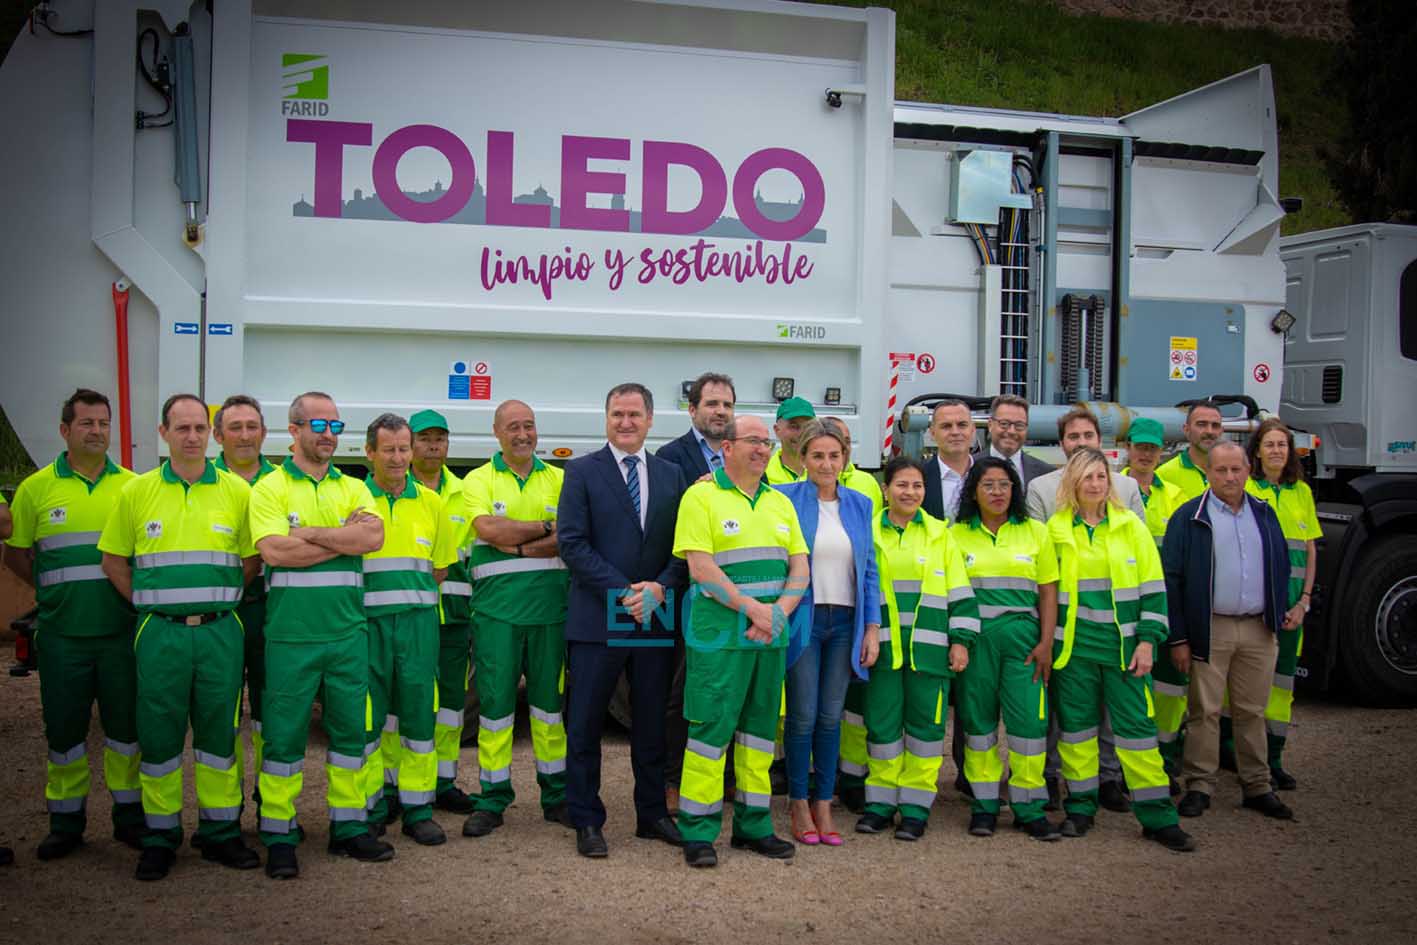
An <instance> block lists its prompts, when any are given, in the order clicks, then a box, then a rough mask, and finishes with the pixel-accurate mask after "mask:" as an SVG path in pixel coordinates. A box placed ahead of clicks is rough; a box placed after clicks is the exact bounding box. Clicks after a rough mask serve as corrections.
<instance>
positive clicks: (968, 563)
mask: <svg viewBox="0 0 1417 945" xmlns="http://www.w3.org/2000/svg"><path fill="white" fill-rule="evenodd" d="M920 560H921V561H922V562H923V561H924V560H925V559H924V558H921V559H920ZM964 566H965V567H966V568H972V567H974V555H972V554H970V555H965V556H964Z"/></svg>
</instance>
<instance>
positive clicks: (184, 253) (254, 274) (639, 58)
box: [0, 0, 1417, 696]
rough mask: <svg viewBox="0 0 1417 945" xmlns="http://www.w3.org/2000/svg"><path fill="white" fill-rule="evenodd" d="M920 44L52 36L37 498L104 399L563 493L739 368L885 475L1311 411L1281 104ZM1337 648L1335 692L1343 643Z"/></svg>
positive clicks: (31, 290)
mask: <svg viewBox="0 0 1417 945" xmlns="http://www.w3.org/2000/svg"><path fill="white" fill-rule="evenodd" d="M894 29H895V23H894V14H893V13H892V12H891V11H889V10H885V9H876V8H867V9H851V8H841V7H833V6H826V5H816V4H804V3H781V2H770V0H732V2H730V0H723V2H717V3H715V2H701V0H655V2H645V0H580V2H573V0H525V2H516V3H512V2H506V3H501V2H494V3H478V4H467V3H456V2H447V0H411V2H408V3H402V4H380V3H371V2H367V0H280V2H275V0H222V2H220V3H216V4H207V3H190V2H187V0H104V2H94V0H55V2H50V3H45V4H41V5H40V6H39V7H38V8H37V9H36V12H35V14H34V16H33V18H32V27H31V29H29V30H27V31H25V32H24V33H22V34H21V35H20V36H19V38H18V39H17V41H16V42H15V43H14V44H13V46H12V47H11V49H10V52H9V54H8V55H7V57H6V59H5V61H4V64H3V66H0V94H3V95H4V97H5V100H6V101H7V102H9V103H11V106H10V116H11V128H12V134H11V138H10V140H9V142H8V143H7V147H6V149H4V151H3V153H0V166H4V167H5V169H6V170H7V171H8V172H9V176H8V179H9V180H11V181H12V182H13V183H12V185H11V186H10V187H9V188H7V189H6V195H5V201H6V205H5V206H6V211H7V212H6V213H5V214H4V217H3V219H4V224H3V225H4V226H5V227H6V228H7V229H8V232H7V234H6V239H5V247H6V252H5V253H4V254H0V271H3V275H4V285H5V288H6V295H7V301H8V304H7V305H6V306H5V315H4V320H5V322H4V326H3V337H4V338H5V345H6V350H7V353H8V355H9V357H8V358H7V368H6V370H5V371H4V372H3V373H0V405H3V407H4V409H5V411H6V414H7V416H8V417H9V418H10V420H11V422H12V423H13V425H14V427H15V429H16V431H17V432H18V434H19V436H20V438H21V440H22V441H23V443H24V445H25V447H26V448H27V450H28V451H29V452H30V454H31V455H32V456H33V457H35V458H37V459H41V461H42V458H44V457H48V456H50V455H53V453H55V452H56V451H57V450H58V449H59V446H60V444H59V441H58V438H57V436H56V430H55V426H56V424H55V416H54V414H55V405H56V404H58V403H59V402H60V401H62V399H63V398H64V397H65V396H66V395H67V394H68V393H69V392H70V391H72V390H73V388H74V387H76V386H86V387H95V388H99V389H102V390H106V391H109V392H111V393H113V394H114V395H115V405H116V407H117V419H118V423H117V424H116V427H117V431H118V432H117V435H116V437H115V451H116V452H117V453H118V454H119V455H120V457H121V458H122V459H123V461H124V462H127V463H130V464H132V465H135V466H137V467H139V468H147V467H150V466H151V465H153V464H154V463H156V462H157V461H158V459H159V458H160V455H161V451H162V444H161V442H160V440H159V439H158V437H157V435H156V430H155V427H156V415H157V409H158V404H160V403H161V401H162V399H163V398H164V397H166V396H167V395H169V394H171V393H174V392H178V391H190V392H194V393H197V394H198V395H200V396H202V397H203V398H204V399H205V400H207V401H208V402H219V401H220V400H221V399H222V398H224V397H226V396H228V395H230V394H233V393H237V392H241V393H247V394H251V395H253V396H255V397H257V398H258V399H259V400H260V401H261V402H262V404H263V405H264V409H265V412H266V415H267V418H268V423H269V426H270V427H271V434H270V437H269V438H268V440H267V450H268V452H270V453H271V454H273V455H280V454H281V453H282V452H283V451H284V450H286V449H287V448H288V445H289V437H288V435H287V434H286V432H285V429H284V423H283V422H282V420H281V418H282V417H283V415H284V412H285V410H286V407H287V405H288V404H289V402H290V400H291V399H292V397H294V396H295V395H296V394H298V393H300V392H302V391H304V390H310V389H317V390H324V391H327V392H329V393H330V394H331V395H333V396H334V397H335V399H336V400H337V401H338V403H339V404H340V407H341V411H342V415H343V417H344V419H345V420H346V421H347V422H348V423H349V424H350V426H351V428H353V429H355V430H358V429H361V428H362V427H363V426H364V425H365V424H367V423H368V422H369V421H370V420H371V419H372V418H373V417H374V416H376V415H377V414H379V413H382V412H384V411H386V410H394V411H398V412H402V413H406V414H407V413H411V412H413V411H415V410H418V409H422V408H424V407H434V408H436V409H438V410H439V411H440V412H441V413H443V414H444V415H445V416H446V417H447V418H448V420H449V422H450V425H451V427H452V429H451V431H450V433H451V450H450V460H451V462H452V463H453V464H454V465H455V466H463V467H465V466H468V465H472V464H475V463H477V462H480V461H482V460H484V459H485V458H487V457H488V456H490V455H491V453H492V452H493V451H495V449H496V441H495V439H494V438H493V436H492V434H491V416H492V411H493V410H494V409H495V407H496V405H497V404H498V403H500V402H501V401H503V400H506V399H509V398H516V399H519V400H523V401H526V402H527V403H528V404H530V405H531V406H532V407H533V409H534V410H535V411H536V415H537V422H538V429H539V432H540V450H541V452H542V454H543V456H544V457H545V458H546V459H548V460H560V459H567V458H571V457H574V456H577V455H581V454H584V453H586V452H588V451H590V450H593V449H596V448H599V446H600V444H601V443H602V442H603V414H602V408H603V397H604V392H605V391H606V390H607V389H608V388H609V387H610V386H612V385H613V384H615V383H617V382H621V381H624V380H630V379H634V380H638V381H640V382H641V383H644V384H646V385H647V386H648V387H649V388H650V389H651V390H652V391H653V392H654V394H655V398H656V408H657V409H656V416H655V420H654V427H653V429H652V431H651V441H650V444H649V445H650V447H651V448H654V447H655V446H657V445H658V444H659V443H663V442H667V441H668V440H669V439H672V438H674V437H676V436H678V435H680V434H682V433H683V432H684V430H685V429H686V428H687V425H688V419H687V415H686V407H687V404H686V391H687V385H688V382H689V381H691V380H692V379H693V378H694V377H696V376H697V375H699V374H700V373H702V372H704V371H708V370H714V371H721V372H725V373H728V374H730V375H732V377H733V378H734V381H735V386H736V391H737V398H738V402H737V409H738V411H739V412H740V413H756V414H760V415H763V416H765V417H769V418H770V417H771V416H772V413H773V411H774V410H775V408H776V404H777V403H778V402H780V401H781V400H783V399H785V398H787V397H789V396H800V397H804V398H806V399H808V400H809V401H811V402H812V403H813V404H814V406H815V409H816V410H817V412H818V413H819V414H831V415H836V416H839V417H841V418H842V419H843V420H844V421H845V422H846V424H847V426H848V428H849V429H850V431H851V434H852V437H853V441H854V444H855V446H854V456H853V458H854V460H855V461H856V462H857V464H858V465H860V466H862V467H865V468H868V469H871V468H877V467H879V465H880V464H881V462H882V460H883V459H884V458H886V457H888V456H890V455H891V454H893V453H894V452H898V451H901V450H908V451H913V450H919V449H920V448H921V447H922V446H923V445H925V444H924V441H923V440H922V438H921V429H922V428H923V423H922V422H921V418H922V415H923V414H924V413H925V412H926V411H927V410H928V405H929V404H930V403H931V401H932V398H933V399H938V397H939V396H941V395H942V394H944V393H955V394H962V395H964V396H966V397H968V398H970V399H971V400H972V401H974V402H976V404H980V405H982V402H983V399H987V398H988V397H989V396H992V395H994V394H997V393H1000V392H1007V393H1017V394H1020V395H1022V396H1025V397H1027V398H1028V399H1029V401H1030V402H1031V403H1032V404H1034V405H1035V406H1034V408H1033V410H1032V411H1031V417H1032V421H1033V425H1032V427H1031V428H1030V438H1031V439H1033V440H1035V441H1036V442H1037V443H1038V444H1040V445H1043V444H1046V443H1047V441H1048V440H1049V439H1050V437H1052V436H1054V435H1055V434H1054V433H1053V432H1052V427H1053V424H1052V418H1053V417H1055V416H1056V415H1057V413H1058V412H1060V411H1062V410H1065V409H1066V408H1067V406H1068V405H1070V404H1072V403H1075V402H1079V401H1083V402H1088V403H1091V404H1093V405H1094V406H1095V409H1096V410H1097V412H1098V414H1099V416H1101V417H1102V420H1103V425H1104V435H1105V436H1106V437H1107V438H1109V439H1115V438H1117V437H1121V436H1125V433H1126V428H1127V425H1128V424H1129V423H1130V421H1131V419H1132V418H1134V417H1136V416H1139V415H1147V416H1155V417H1157V418H1159V419H1162V420H1163V422H1164V423H1165V424H1166V426H1167V429H1168V430H1169V431H1170V433H1171V435H1172V436H1179V425H1180V419H1181V418H1182V417H1183V414H1181V413H1180V412H1179V411H1178V410H1177V409H1176V407H1175V405H1176V404H1177V403H1180V402H1183V401H1186V400H1194V399H1199V398H1203V397H1214V396H1220V397H1224V398H1225V399H1226V401H1227V403H1228V404H1231V405H1232V406H1229V407H1227V417H1226V421H1227V427H1228V428H1229V429H1230V430H1231V431H1232V432H1233V433H1235V435H1243V434H1244V433H1245V432H1246V431H1248V430H1249V429H1251V428H1252V427H1253V426H1254V425H1255V424H1256V423H1257V422H1258V420H1259V418H1260V417H1261V416H1263V415H1264V414H1265V413H1266V412H1278V411H1280V409H1281V396H1280V392H1281V387H1282V386H1283V387H1285V388H1286V389H1287V385H1288V383H1289V382H1288V380H1287V377H1286V373H1285V371H1286V368H1285V357H1286V353H1287V352H1289V351H1290V350H1291V349H1292V346H1291V345H1288V344H1286V338H1288V337H1290V336H1291V335H1292V334H1293V330H1292V329H1286V327H1285V322H1286V319H1285V318H1284V317H1283V313H1292V312H1293V311H1294V307H1295V306H1294V305H1293V304H1292V302H1291V300H1290V299H1289V298H1288V297H1287V295H1286V284H1287V281H1286V274H1285V273H1286V270H1285V263H1284V261H1283V260H1282V258H1281V245H1280V239H1279V227H1280V221H1281V220H1282V218H1283V216H1284V212H1285V210H1284V202H1283V201H1282V200H1281V199H1280V196H1279V189H1278V161H1279V153H1278V146H1277V132H1276V119H1275V108H1274V89H1273V85H1272V78H1271V74H1270V70H1269V69H1268V67H1266V66H1263V65H1260V66H1256V67H1255V68H1253V69H1250V70H1248V71H1246V72H1243V73H1241V74H1239V75H1236V76H1232V77H1230V78H1227V79H1224V80H1221V81H1219V82H1215V83H1213V84H1210V85H1207V86H1205V87H1203V88H1200V89H1196V90H1193V91H1191V92H1187V93H1185V94H1183V95H1180V96H1178V97H1176V98H1173V99H1170V100H1168V101H1165V102H1161V103H1158V104H1156V105H1153V106H1151V107H1148V108H1145V109H1142V110H1140V111H1137V112H1134V113H1132V114H1129V115H1125V116H1121V117H1079V116H1069V115H1054V114H1035V113H1028V112H1018V111H1008V110H1001V109H984V108H973V107H965V106H957V105H948V104H918V103H905V102H897V101H895V99H894V70H895V61H894ZM1286 332H1287V333H1286ZM1298 422H1299V421H1298V420H1297V419H1296V423H1298ZM1300 425H1301V426H1302V425H1303V424H1302V423H1301V424H1300ZM1320 440H1321V441H1322V442H1324V443H1325V444H1326V443H1327V440H1324V439H1323V438H1322V436H1320ZM1306 442H1307V441H1306ZM337 459H338V460H339V461H341V462H350V463H357V462H359V461H361V460H362V444H361V443H360V441H359V438H358V437H350V436H346V437H344V439H343V441H342V443H341V445H340V451H339V454H338V455H337ZM1378 474H1379V475H1385V473H1378ZM1355 535H1356V533H1355ZM1363 541H1364V542H1365V543H1366V541H1367V539H1364V540H1363ZM1326 557H1328V555H1327V553H1326V552H1325V554H1324V555H1323V556H1322V557H1321V560H1323V558H1326ZM1324 590H1325V592H1326V593H1327V594H1328V596H1327V597H1325V596H1323V595H1321V597H1320V599H1321V600H1326V601H1329V602H1330V603H1332V602H1334V601H1336V600H1337V598H1334V597H1333V594H1332V591H1333V590H1334V588H1333V587H1331V586H1329V585H1327V584H1326V585H1325V586H1324ZM1316 611H1317V612H1318V613H1317V614H1316V617H1317V618H1318V619H1322V620H1328V619H1329V618H1328V617H1327V613H1329V612H1332V611H1331V609H1330V610H1328V611H1325V610H1324V607H1323V605H1320V606H1319V607H1316ZM1401 613H1403V614H1405V613H1407V612H1406V611H1405V610H1401ZM1410 619H1411V618H1410V617H1400V618H1398V624H1399V627H1403V626H1405V627H1408V628H1409V630H1410V626H1411V624H1410ZM1403 620H1406V621H1408V622H1407V623H1405V624H1404V623H1403V622H1402V621H1403ZM1314 636H1315V639H1316V640H1319V641H1324V640H1332V641H1333V644H1332V646H1331V647H1330V646H1329V644H1328V643H1326V642H1318V643H1315V644H1314V645H1311V646H1310V649H1309V652H1308V653H1307V654H1306V659H1307V660H1308V661H1309V664H1310V666H1323V667H1325V668H1324V670H1323V672H1322V673H1317V672H1316V673H1314V674H1313V675H1314V677H1315V678H1316V679H1321V680H1323V681H1326V680H1327V675H1328V669H1330V668H1332V666H1333V665H1335V664H1334V662H1333V660H1334V654H1336V653H1338V652H1339V650H1340V649H1341V647H1339V645H1338V637H1339V636H1340V635H1339V634H1330V635H1325V634H1322V633H1318V634H1315V635H1314ZM1360 636H1361V634H1360ZM1396 636H1398V637H1402V633H1397V634H1396ZM1408 636H1409V637H1410V633H1409V634H1408ZM1342 645H1343V647H1347V646H1348V645H1350V644H1349V641H1348V640H1347V638H1345V639H1344V641H1343V644H1342ZM1412 680H1417V677H1412ZM1412 680H1408V679H1406V678H1404V679H1403V680H1401V682H1404V683H1407V684H1408V685H1407V688H1406V689H1403V686H1401V685H1395V686H1394V687H1393V688H1394V691H1395V692H1396V691H1398V690H1401V691H1403V692H1406V693H1407V694H1408V695H1409V696H1410V695H1412V694H1414V692H1417V685H1412V684H1411V682H1412Z"/></svg>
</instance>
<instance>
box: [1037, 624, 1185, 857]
mask: <svg viewBox="0 0 1417 945" xmlns="http://www.w3.org/2000/svg"><path fill="white" fill-rule="evenodd" d="M1050 688H1051V689H1052V693H1053V710H1054V711H1055V712H1057V714H1058V727H1059V729H1060V730H1061V734H1060V736H1059V739H1058V755H1059V758H1060V760H1061V762H1062V773H1063V778H1064V779H1065V780H1066V781H1067V783H1068V799H1067V801H1066V802H1065V803H1064V808H1065V809H1066V810H1067V812H1068V813H1070V814H1086V815H1087V816H1089V817H1092V816H1095V815H1096V814H1097V784H1098V781H1097V778H1098V774H1097V766H1098V747H1097V731H1098V725H1099V724H1100V723H1101V715H1102V710H1101V707H1102V706H1103V705H1104V704H1105V705H1106V706H1107V711H1108V714H1109V715H1110V716H1111V719H1112V732H1113V734H1114V735H1115V736H1116V742H1117V760H1118V761H1119V762H1120V763H1121V766H1122V777H1123V778H1124V779H1125V781H1126V783H1127V789H1128V790H1130V791H1131V793H1132V812H1133V813H1134V814H1136V816H1137V820H1138V821H1140V822H1141V825H1142V826H1143V827H1146V828H1149V829H1152V830H1156V829H1159V828H1161V827H1165V826H1167V825H1168V824H1174V823H1176V822H1177V818H1176V807H1175V805H1174V804H1172V803H1171V789H1170V781H1169V780H1168V779H1167V777H1166V771H1165V770H1164V768H1163V767H1162V763H1161V753H1160V752H1159V751H1158V750H1157V739H1156V725H1155V723H1154V722H1153V721H1152V716H1153V708H1152V700H1151V690H1150V687H1149V686H1148V684H1147V680H1146V678H1145V677H1139V676H1134V675H1132V674H1131V673H1130V672H1128V671H1127V670H1124V669H1122V668H1121V667H1120V666H1118V665H1117V664H1115V663H1111V662H1108V663H1105V664H1104V663H1102V662H1098V661H1096V660H1092V659H1089V658H1088V657H1087V656H1086V655H1084V654H1081V653H1078V652H1076V651H1074V652H1073V654H1072V658H1071V659H1070V660H1069V661H1068V663H1067V665H1066V666H1064V667H1062V668H1061V669H1055V670H1053V676H1052V679H1051V681H1050Z"/></svg>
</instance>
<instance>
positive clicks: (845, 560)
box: [777, 420, 881, 846]
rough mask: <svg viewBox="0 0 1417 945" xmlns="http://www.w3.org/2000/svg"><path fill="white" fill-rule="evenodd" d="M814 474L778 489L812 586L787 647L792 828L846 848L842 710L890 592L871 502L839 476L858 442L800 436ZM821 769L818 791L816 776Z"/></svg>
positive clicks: (866, 662) (823, 434) (806, 432)
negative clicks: (841, 806)
mask: <svg viewBox="0 0 1417 945" xmlns="http://www.w3.org/2000/svg"><path fill="white" fill-rule="evenodd" d="M799 442H801V443H802V456H803V459H804V460H805V461H806V466H807V478H806V479H804V480H802V481H801V482H793V483H788V484H785V485H781V486H778V487H777V488H778V489H779V490H780V491H781V492H782V493H783V494H784V495H786V496H787V498H788V499H790V500H791V502H792V505H793V507H794V508H795V509H796V510H797V519H798V521H799V522H800V523H801V526H802V534H803V536H804V537H805V538H806V540H807V547H808V549H809V552H810V557H809V559H808V560H809V562H810V564H811V568H812V583H811V584H810V585H809V586H808V588H807V592H806V599H805V600H804V601H802V605H801V606H799V607H798V608H797V609H796V610H795V611H794V612H793V614H792V618H791V634H790V636H789V638H788V643H787V667H788V668H787V723H786V727H785V733H784V738H783V743H784V745H785V747H786V750H787V796H788V810H789V812H790V813H791V815H792V834H793V836H794V837H795V838H796V839H797V842H799V843H804V844H807V845H812V844H818V843H825V844H827V845H829V846H840V845H841V834H840V833H839V832H838V831H837V830H836V827H835V825H834V824H833V823H832V815H831V800H832V793H833V792H834V790H835V788H836V767H837V757H838V755H839V753H840V730H841V715H842V709H843V707H844V705H845V703H846V687H847V684H848V683H849V682H850V680H851V674H852V673H853V672H854V673H855V674H856V675H857V676H858V677H859V678H861V679H865V678H866V677H867V672H866V671H867V669H869V668H870V666H871V664H872V663H874V662H875V661H876V654H877V651H878V648H879V646H880V643H879V633H880V620H881V591H880V585H879V581H878V579H877V576H876V550H875V543H874V541H873V539H872V530H871V525H872V523H871V500H870V499H868V498H867V497H866V496H864V495H862V494H861V493H860V492H857V491H856V490H854V489H848V488H847V487H845V486H843V485H841V483H840V482H839V481H838V479H837V477H838V476H840V475H841V470H842V469H843V468H844V467H845V465H846V462H847V459H848V457H849V455H850V448H849V447H848V446H847V445H846V443H845V442H844V441H843V439H842V437H841V436H840V434H838V433H837V432H836V431H834V430H832V429H830V428H828V427H825V426H823V425H822V423H821V422H820V421H815V420H814V421H812V422H811V423H809V424H807V426H806V427H805V428H803V430H802V435H801V439H800V441H799ZM813 770H815V779H814V782H813V785H812V796H811V798H810V804H809V798H808V780H809V778H808V775H809V773H810V772H812V771H813Z"/></svg>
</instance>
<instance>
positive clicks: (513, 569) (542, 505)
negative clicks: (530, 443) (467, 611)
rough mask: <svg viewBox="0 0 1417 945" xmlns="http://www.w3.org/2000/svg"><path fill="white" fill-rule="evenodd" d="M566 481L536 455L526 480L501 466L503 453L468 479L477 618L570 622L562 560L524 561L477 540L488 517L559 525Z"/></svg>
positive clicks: (465, 489) (466, 495) (465, 490)
mask: <svg viewBox="0 0 1417 945" xmlns="http://www.w3.org/2000/svg"><path fill="white" fill-rule="evenodd" d="M563 478H564V474H563V473H562V472H561V470H560V469H558V468H557V467H555V466H548V465H547V464H546V463H543V462H542V461H541V460H540V459H538V458H536V457H535V456H533V457H532V460H531V472H530V473H528V474H527V477H526V478H525V479H523V478H521V477H520V476H518V475H517V474H516V472H514V471H513V470H512V468H511V467H510V466H508V465H507V464H506V462H505V461H503V459H502V454H501V452H498V453H496V454H495V455H494V456H493V457H492V461H491V462H488V463H483V464H482V465H481V466H479V467H477V468H476V469H474V470H473V471H472V472H470V473H468V474H467V476H466V477H464V479H463V498H464V501H465V503H466V508H467V519H468V522H469V523H471V526H472V533H473V535H474V541H473V545H472V556H471V558H470V564H471V566H472V612H473V614H474V615H475V616H477V617H482V618H489V619H492V620H499V621H502V622H503V623H511V624H517V625H518V626H539V625H543V624H551V623H560V622H562V621H564V620H565V619H566V597H567V595H568V593H569V590H570V575H569V573H568V572H567V571H566V565H565V564H564V563H563V562H562V561H561V559H560V558H559V557H557V558H523V557H519V556H518V555H515V554H507V553H505V552H502V551H499V550H497V548H495V547H494V546H493V545H491V544H489V543H488V542H486V541H484V540H483V539H482V538H480V537H476V533H477V520H478V519H479V518H482V517H484V516H496V517H498V518H509V519H512V520H514V521H518V522H554V521H556V504H557V503H558V502H559V501H560V499H561V482H562V479H563Z"/></svg>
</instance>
